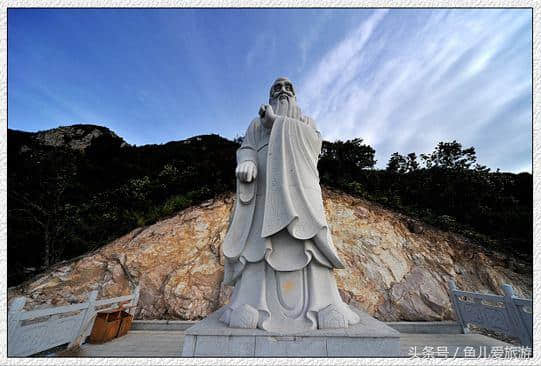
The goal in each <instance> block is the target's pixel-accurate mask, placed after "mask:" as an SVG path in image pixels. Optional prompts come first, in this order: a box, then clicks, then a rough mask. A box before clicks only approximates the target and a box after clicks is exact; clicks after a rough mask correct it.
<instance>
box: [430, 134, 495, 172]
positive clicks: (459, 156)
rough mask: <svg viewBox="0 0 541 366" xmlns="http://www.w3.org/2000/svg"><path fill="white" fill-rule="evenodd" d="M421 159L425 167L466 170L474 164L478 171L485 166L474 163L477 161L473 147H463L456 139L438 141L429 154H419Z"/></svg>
mask: <svg viewBox="0 0 541 366" xmlns="http://www.w3.org/2000/svg"><path fill="white" fill-rule="evenodd" d="M421 159H422V160H423V162H424V164H425V167H426V168H427V169H431V168H443V169H454V170H466V169H470V168H471V167H472V166H474V167H475V168H476V169H478V170H480V171H482V170H486V167H484V166H481V165H474V164H475V163H476V161H477V156H476V155H475V148H474V147H473V146H472V147H469V148H467V149H463V148H462V144H460V143H459V142H457V141H456V140H453V141H452V142H440V143H438V145H437V146H436V148H435V149H434V151H433V152H432V153H431V154H429V155H428V154H421Z"/></svg>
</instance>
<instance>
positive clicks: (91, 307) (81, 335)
mask: <svg viewBox="0 0 541 366" xmlns="http://www.w3.org/2000/svg"><path fill="white" fill-rule="evenodd" d="M97 297H98V291H96V290H94V291H92V292H90V293H89V294H88V307H87V308H86V309H85V311H84V313H83V317H82V319H81V325H80V326H79V329H78V330H77V333H75V334H74V337H73V341H72V342H71V343H70V344H69V345H68V349H75V348H78V347H80V346H81V344H83V342H84V341H85V338H86V337H85V335H86V333H87V329H88V327H89V326H91V322H92V319H94V316H95V315H96V311H95V310H96V307H95V304H96V298H97Z"/></svg>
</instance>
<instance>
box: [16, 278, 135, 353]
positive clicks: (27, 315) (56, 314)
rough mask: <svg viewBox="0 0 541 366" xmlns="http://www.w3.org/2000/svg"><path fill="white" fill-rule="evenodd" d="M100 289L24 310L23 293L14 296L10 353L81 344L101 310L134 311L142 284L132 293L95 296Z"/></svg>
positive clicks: (72, 346)
mask: <svg viewBox="0 0 541 366" xmlns="http://www.w3.org/2000/svg"><path fill="white" fill-rule="evenodd" d="M97 296H98V291H92V292H90V293H89V294H88V300H87V301H86V302H84V303H81V304H73V305H66V306H58V307H53V308H47V309H39V310H31V311H24V310H23V307H24V304H25V303H26V299H25V298H24V297H17V298H15V299H13V301H12V302H11V304H10V306H9V310H8V356H9V357H25V356H30V355H33V354H35V353H39V352H42V351H45V350H48V349H50V348H53V347H56V346H60V345H62V344H66V343H68V348H69V349H73V348H77V347H79V346H80V345H81V344H82V343H83V342H84V341H85V339H86V337H87V336H88V335H89V334H90V332H91V331H92V325H93V324H94V318H95V317H96V313H97V312H98V311H103V310H110V309H117V308H124V309H126V310H127V311H129V312H130V313H131V314H132V315H133V314H134V312H135V307H136V305H137V301H138V300H139V287H136V288H135V290H134V292H133V293H132V294H131V295H126V296H121V297H115V298H112V299H102V300H96V297H97Z"/></svg>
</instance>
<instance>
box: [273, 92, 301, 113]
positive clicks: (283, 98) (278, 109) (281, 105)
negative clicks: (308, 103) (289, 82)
mask: <svg viewBox="0 0 541 366" xmlns="http://www.w3.org/2000/svg"><path fill="white" fill-rule="evenodd" d="M270 105H271V107H272V110H273V111H274V114H276V115H278V116H284V117H291V118H295V119H300V118H301V109H300V108H299V106H297V102H296V101H295V99H294V98H292V97H290V96H289V95H286V94H282V95H280V96H279V97H278V98H271V100H270Z"/></svg>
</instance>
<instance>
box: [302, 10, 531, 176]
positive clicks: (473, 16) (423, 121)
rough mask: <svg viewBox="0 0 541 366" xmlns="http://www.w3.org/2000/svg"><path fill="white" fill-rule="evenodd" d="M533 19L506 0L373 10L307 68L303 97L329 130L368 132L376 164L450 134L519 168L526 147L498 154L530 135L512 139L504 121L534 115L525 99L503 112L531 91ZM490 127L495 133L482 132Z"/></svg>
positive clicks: (350, 134)
mask: <svg viewBox="0 0 541 366" xmlns="http://www.w3.org/2000/svg"><path fill="white" fill-rule="evenodd" d="M530 22H531V14H530V13H529V12H528V11H517V10H505V9H504V10H494V9H493V10H449V11H430V12H428V11H424V12H421V11H420V12H418V13H416V14H415V15H411V13H409V15H407V14H405V13H403V12H401V11H391V12H390V13H388V14H387V11H385V10H384V11H374V12H373V13H372V14H371V15H370V16H369V17H368V18H366V19H365V20H364V21H362V22H361V23H360V24H359V25H358V26H357V27H356V28H355V29H353V30H352V31H351V32H349V34H348V35H347V36H346V37H345V38H344V39H343V40H342V41H341V42H340V43H339V44H338V45H337V46H336V47H335V48H334V49H332V50H330V51H329V52H327V53H326V54H325V55H323V57H322V58H321V59H320V60H319V61H318V62H317V63H316V64H315V65H314V66H313V68H312V69H311V70H310V71H309V72H308V73H307V74H306V75H305V77H304V79H303V81H302V82H301V85H300V87H299V88H298V89H299V91H300V93H299V102H300V103H301V105H302V106H303V107H304V108H303V109H304V110H305V111H306V112H307V113H308V114H311V115H313V116H314V117H315V118H316V121H317V123H318V125H319V128H320V130H321V131H322V133H323V136H324V137H325V138H326V139H329V140H333V139H337V138H340V139H348V138H354V137H361V138H363V139H365V141H366V142H367V143H369V144H371V145H372V146H373V147H374V148H375V149H376V154H377V159H378V166H380V167H384V166H385V164H386V162H387V160H388V159H389V156H390V154H391V153H393V152H395V151H399V152H401V153H408V152H411V151H415V152H417V153H423V152H429V151H431V150H432V149H433V148H434V146H435V145H436V144H437V143H438V142H439V141H449V140H453V139H456V140H458V141H459V142H461V143H462V144H463V145H464V146H472V145H473V146H474V147H475V148H476V150H477V152H478V157H479V162H480V163H482V164H487V165H489V166H490V167H491V168H493V169H496V168H498V167H499V168H502V170H517V169H518V170H520V169H524V166H525V164H526V165H527V164H528V163H527V162H525V161H526V160H528V156H527V155H528V154H527V153H526V154H524V155H523V156H522V157H521V160H520V161H516V162H508V161H506V159H505V158H504V156H505V155H507V156H509V155H511V154H513V153H514V151H516V150H517V149H523V146H524V145H525V144H531V139H530V138H528V137H529V136H530V137H531V134H530V135H528V132H527V131H526V132H524V131H521V132H524V133H517V134H516V135H517V136H521V137H522V139H524V141H522V142H518V141H516V139H513V144H510V143H508V141H509V140H510V139H509V136H508V127H509V126H508V124H509V123H513V124H516V126H517V128H522V129H524V126H527V125H529V123H531V113H530V108H531V107H530V106H529V105H528V103H523V106H521V107H520V108H522V109H524V111H522V110H519V111H518V112H516V111H515V112H516V113H515V114H514V115H513V116H510V115H509V113H510V108H511V106H512V105H513V103H516V102H517V98H522V99H521V100H523V99H524V98H527V96H528V92H529V91H531V69H530V68H528V67H524V66H525V65H526V66H527V65H528V60H529V59H530V58H529V57H530V56H529V54H528V53H529V52H530V47H531V45H530V44H529V39H530V38H529V35H528V31H529V30H528V25H530V24H531V23H530ZM419 23H421V24H419ZM530 29H531V28H530ZM511 47H514V48H516V51H517V52H507V51H508V50H509V49H510V48H511ZM517 116H520V118H522V119H526V120H527V121H522V120H517V118H516V117H517ZM528 119H529V120H528ZM498 129H501V133H500V134H498V131H499V130H498ZM487 130H490V132H491V135H492V136H498V138H496V139H491V140H487V139H484V136H485V135H486V134H487ZM505 140H508V141H505ZM516 144H519V145H520V146H516ZM521 151H522V150H521ZM483 157H486V159H487V160H484V161H483V160H482V158H483ZM530 170H531V169H530Z"/></svg>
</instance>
